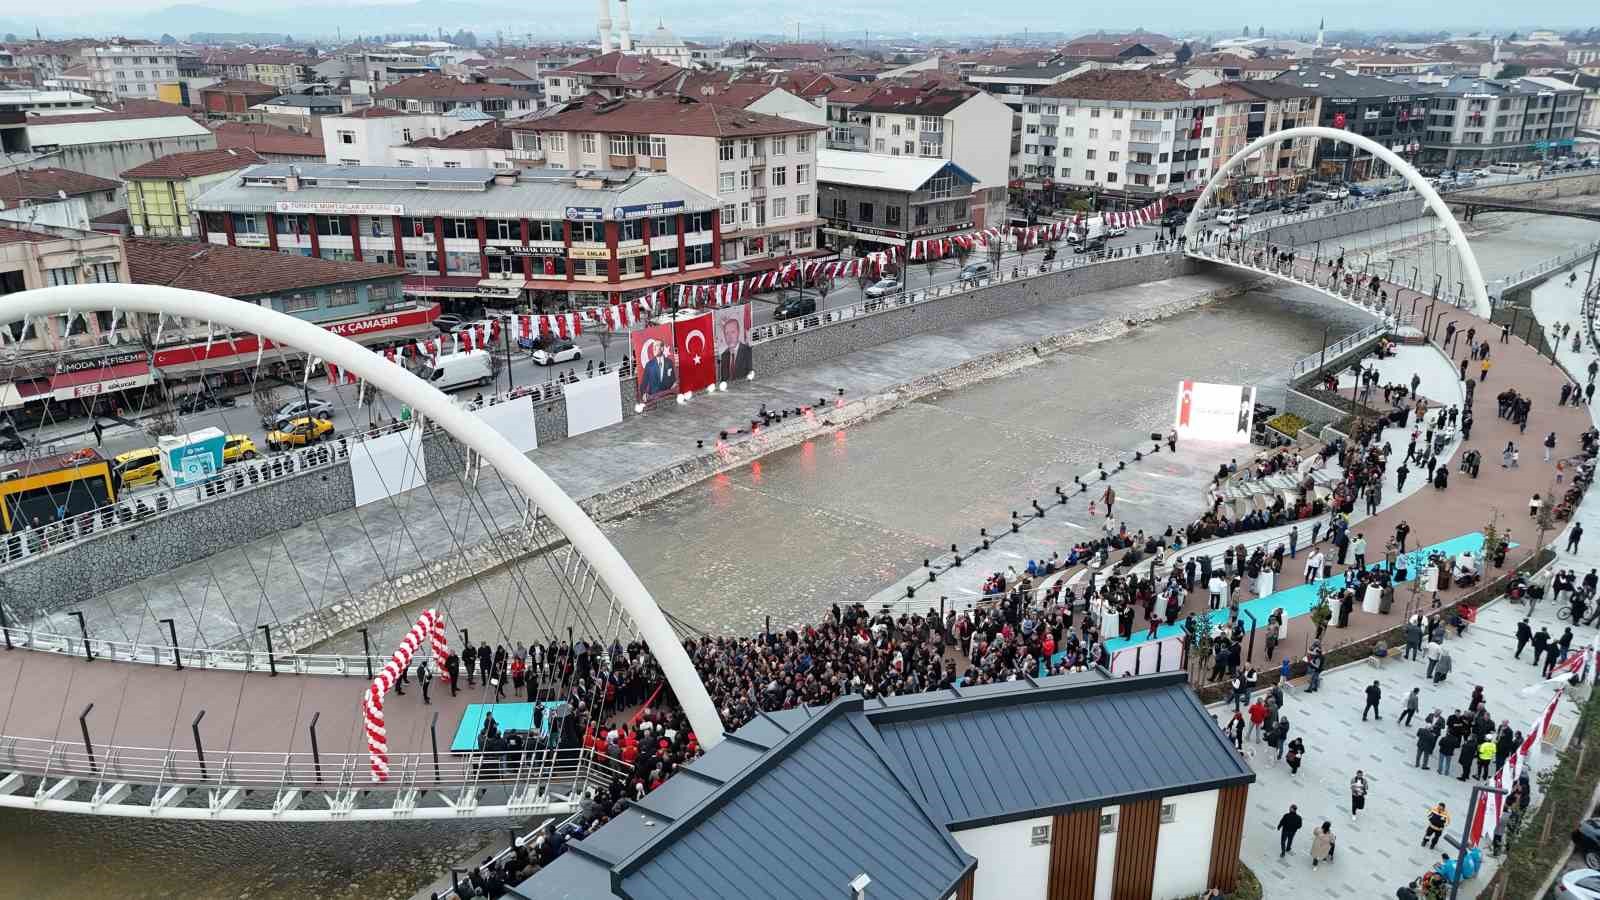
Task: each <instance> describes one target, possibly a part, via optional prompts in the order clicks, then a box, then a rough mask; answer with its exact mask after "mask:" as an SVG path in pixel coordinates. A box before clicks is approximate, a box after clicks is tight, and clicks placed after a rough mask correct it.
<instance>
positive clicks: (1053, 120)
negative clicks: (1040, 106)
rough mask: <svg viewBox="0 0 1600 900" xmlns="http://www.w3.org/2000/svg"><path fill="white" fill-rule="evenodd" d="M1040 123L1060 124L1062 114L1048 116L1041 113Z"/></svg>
mask: <svg viewBox="0 0 1600 900" xmlns="http://www.w3.org/2000/svg"><path fill="white" fill-rule="evenodd" d="M1039 124H1040V125H1059V124H1061V117H1060V116H1047V115H1043V114H1041V115H1040V116H1039Z"/></svg>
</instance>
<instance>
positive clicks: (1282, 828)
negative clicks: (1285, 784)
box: [1278, 803, 1305, 859]
mask: <svg viewBox="0 0 1600 900" xmlns="http://www.w3.org/2000/svg"><path fill="white" fill-rule="evenodd" d="M1296 809H1297V807H1295V805H1294V804H1292V803H1291V804H1289V811H1288V812H1286V813H1284V814H1283V816H1282V818H1280V819H1278V835H1279V838H1278V857H1279V858H1280V859H1281V858H1282V857H1285V856H1288V855H1289V851H1290V850H1293V849H1294V836H1295V832H1297V831H1299V830H1300V826H1302V825H1304V824H1305V821H1304V820H1303V819H1301V818H1300V813H1298V812H1296Z"/></svg>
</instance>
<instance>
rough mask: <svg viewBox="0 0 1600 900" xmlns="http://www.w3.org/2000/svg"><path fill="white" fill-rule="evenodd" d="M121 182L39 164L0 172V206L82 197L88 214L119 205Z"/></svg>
mask: <svg viewBox="0 0 1600 900" xmlns="http://www.w3.org/2000/svg"><path fill="white" fill-rule="evenodd" d="M121 197H122V184H121V183H120V182H118V181H116V180H115V179H112V178H101V177H100V176H98V175H90V174H88V173H87V172H75V171H73V170H71V169H58V168H53V167H49V166H41V167H39V168H36V169H12V170H11V171H10V172H6V173H5V174H3V175H0V209H8V210H15V209H17V208H18V207H23V206H37V205H39V204H48V203H56V202H59V201H61V200H82V201H83V204H84V213H85V214H86V215H88V216H89V217H90V218H93V217H95V216H101V215H105V214H106V213H108V212H111V211H113V210H116V209H120V208H121V207H122V199H121Z"/></svg>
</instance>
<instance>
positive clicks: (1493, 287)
mask: <svg viewBox="0 0 1600 900" xmlns="http://www.w3.org/2000/svg"><path fill="white" fill-rule="evenodd" d="M1596 251H1600V241H1593V242H1591V243H1589V244H1586V245H1584V246H1582V247H1578V248H1576V249H1573V250H1568V251H1567V252H1566V253H1562V254H1560V255H1558V256H1552V257H1550V258H1549V259H1545V260H1540V261H1539V262H1536V263H1534V264H1533V265H1531V266H1528V267H1527V268H1525V269H1523V270H1522V271H1520V272H1516V273H1514V274H1511V275H1506V276H1504V277H1502V278H1496V279H1495V280H1493V281H1491V282H1489V285H1488V287H1489V296H1490V297H1491V298H1492V299H1493V300H1494V301H1495V302H1496V303H1497V304H1498V303H1500V302H1503V301H1504V298H1505V292H1506V291H1508V290H1511V289H1512V288H1516V287H1520V286H1522V284H1523V283H1524V282H1527V281H1531V280H1532V279H1535V278H1538V277H1539V276H1541V275H1544V274H1547V273H1549V272H1554V271H1557V270H1559V269H1565V268H1567V267H1568V266H1571V265H1572V264H1573V263H1576V262H1578V261H1579V260H1582V259H1584V258H1586V257H1589V256H1592V255H1594V253H1595V252H1596Z"/></svg>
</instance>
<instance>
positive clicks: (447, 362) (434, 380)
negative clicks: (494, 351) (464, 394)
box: [417, 350, 494, 391]
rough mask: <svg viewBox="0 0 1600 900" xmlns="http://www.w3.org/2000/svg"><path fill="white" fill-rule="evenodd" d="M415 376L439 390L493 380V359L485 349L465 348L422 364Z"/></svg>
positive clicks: (481, 385)
mask: <svg viewBox="0 0 1600 900" xmlns="http://www.w3.org/2000/svg"><path fill="white" fill-rule="evenodd" d="M417 377H418V378H421V379H422V380H423V381H426V382H427V383H429V384H431V385H433V386H434V387H436V388H438V389H439V390H441V391H453V390H456V389H458V388H464V387H469V386H472V385H477V386H479V387H483V386H485V385H487V384H489V383H490V382H492V381H494V360H492V359H491V358H490V356H489V351H487V350H466V351H463V352H461V353H450V354H446V355H443V356H439V357H436V358H434V359H432V360H430V361H428V362H425V363H423V364H422V367H421V369H420V370H419V371H418V372H417Z"/></svg>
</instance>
